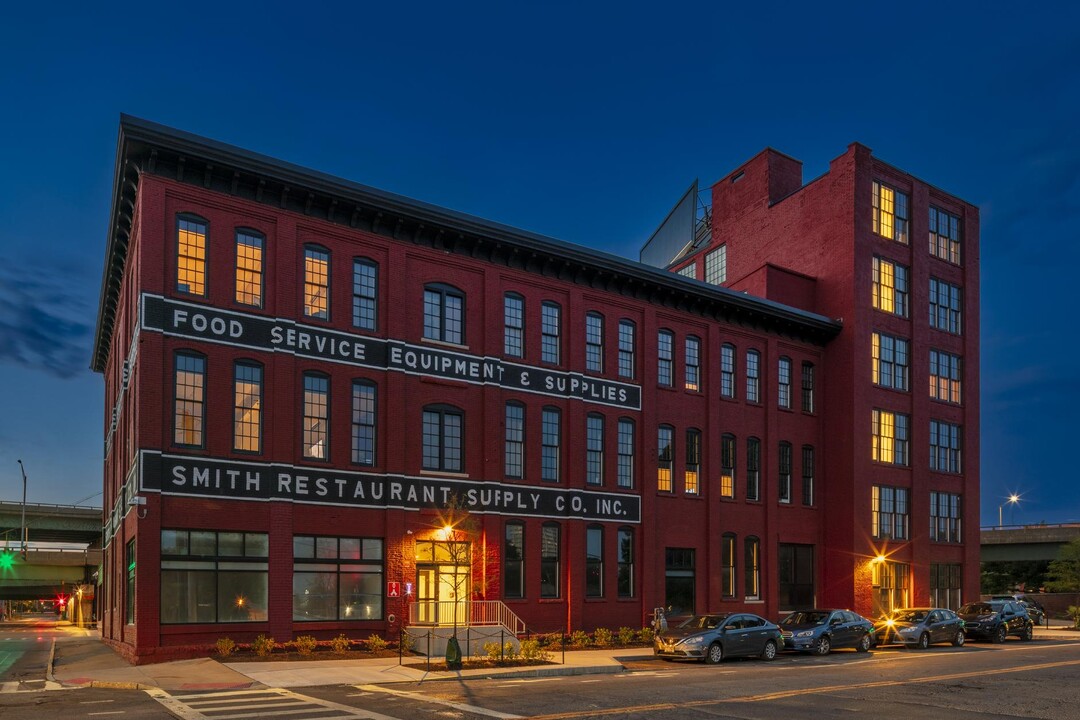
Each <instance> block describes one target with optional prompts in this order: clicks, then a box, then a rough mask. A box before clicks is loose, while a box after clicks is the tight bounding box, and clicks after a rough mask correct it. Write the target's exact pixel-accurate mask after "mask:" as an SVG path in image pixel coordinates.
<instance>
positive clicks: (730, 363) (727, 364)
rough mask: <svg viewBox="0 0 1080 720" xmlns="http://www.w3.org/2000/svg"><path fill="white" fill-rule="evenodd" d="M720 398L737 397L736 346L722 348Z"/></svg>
mask: <svg viewBox="0 0 1080 720" xmlns="http://www.w3.org/2000/svg"><path fill="white" fill-rule="evenodd" d="M720 397H726V398H734V397H735V346H734V345H731V344H728V343H724V345H722V346H721V347H720Z"/></svg>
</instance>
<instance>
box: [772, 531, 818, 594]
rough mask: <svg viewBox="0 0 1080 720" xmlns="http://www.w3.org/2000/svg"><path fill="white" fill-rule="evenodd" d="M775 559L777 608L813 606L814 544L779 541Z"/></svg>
mask: <svg viewBox="0 0 1080 720" xmlns="http://www.w3.org/2000/svg"><path fill="white" fill-rule="evenodd" d="M777 560H778V562H777V568H778V569H779V573H780V576H779V583H778V586H779V597H778V598H777V600H778V603H779V608H780V609H781V610H795V609H798V608H808V607H814V606H815V605H816V603H815V602H814V546H813V545H791V544H785V543H781V544H780V548H779V555H778V558H777Z"/></svg>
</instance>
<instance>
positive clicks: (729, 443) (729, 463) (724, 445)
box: [720, 435, 735, 498]
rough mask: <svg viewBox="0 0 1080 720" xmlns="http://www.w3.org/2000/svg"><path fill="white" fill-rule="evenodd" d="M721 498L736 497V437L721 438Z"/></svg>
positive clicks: (726, 436)
mask: <svg viewBox="0 0 1080 720" xmlns="http://www.w3.org/2000/svg"><path fill="white" fill-rule="evenodd" d="M720 497H726V498H733V497H735V436H734V435H724V436H723V437H721V438H720Z"/></svg>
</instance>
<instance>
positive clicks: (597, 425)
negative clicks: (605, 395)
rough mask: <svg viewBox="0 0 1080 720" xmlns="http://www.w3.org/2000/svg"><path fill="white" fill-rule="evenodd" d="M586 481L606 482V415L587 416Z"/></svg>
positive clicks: (589, 482) (591, 482) (592, 483)
mask: <svg viewBox="0 0 1080 720" xmlns="http://www.w3.org/2000/svg"><path fill="white" fill-rule="evenodd" d="M585 483H586V484H588V485H603V484H604V416H603V415H589V416H588V417H586V418H585Z"/></svg>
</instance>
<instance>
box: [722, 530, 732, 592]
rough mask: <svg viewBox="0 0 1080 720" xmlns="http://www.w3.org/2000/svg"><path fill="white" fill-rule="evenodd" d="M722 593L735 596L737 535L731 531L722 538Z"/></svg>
mask: <svg viewBox="0 0 1080 720" xmlns="http://www.w3.org/2000/svg"><path fill="white" fill-rule="evenodd" d="M720 594H721V595H722V596H723V597H726V598H733V597H735V536H734V535H733V534H731V533H724V534H723V536H721V538H720Z"/></svg>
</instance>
